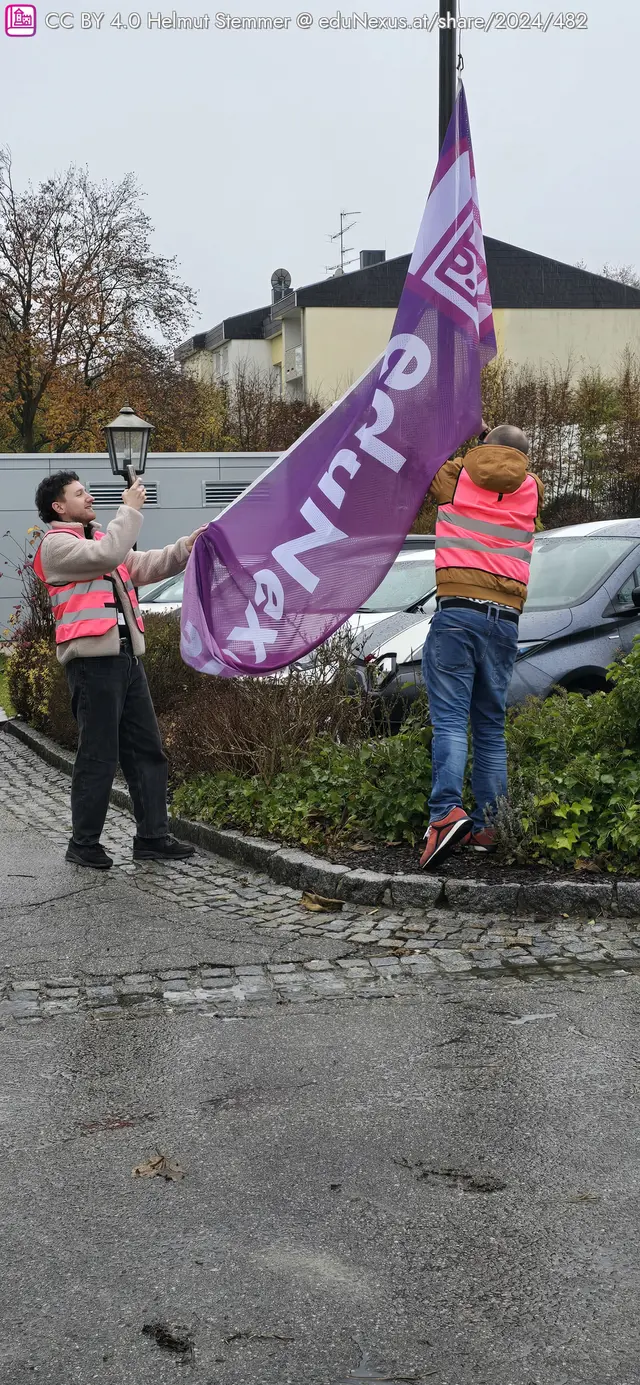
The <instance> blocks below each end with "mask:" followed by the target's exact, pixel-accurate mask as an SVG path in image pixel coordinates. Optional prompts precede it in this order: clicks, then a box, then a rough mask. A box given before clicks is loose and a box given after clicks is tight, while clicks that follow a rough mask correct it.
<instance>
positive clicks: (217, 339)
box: [176, 236, 640, 360]
mask: <svg viewBox="0 0 640 1385" xmlns="http://www.w3.org/2000/svg"><path fill="white" fill-rule="evenodd" d="M484 244H485V250H486V255H487V269H488V271H489V285H490V289H491V301H492V303H493V306H494V308H640V289H635V288H631V287H630V286H629V285H628V284H620V283H618V281H617V280H616V279H605V278H604V277H603V276H602V275H601V274H592V273H591V272H590V271H589V270H587V269H578V268H577V266H576V265H569V264H563V263H562V261H561V260H552V259H550V258H549V257H548V256H547V255H536V253H535V251H533V250H523V249H522V247H521V246H519V245H510V244H509V243H508V242H507V241H504V240H494V239H493V237H492V236H485V238H484ZM410 258H411V256H410V255H398V256H397V257H396V259H394V260H384V261H382V262H381V263H380V264H374V265H370V266H369V268H368V269H356V270H353V271H352V272H351V273H349V274H341V275H338V276H336V277H332V278H330V279H320V280H319V281H318V283H316V284H307V285H306V286H305V287H303V288H300V289H295V290H294V291H292V292H291V293H288V294H287V295H286V297H285V298H282V299H281V300H280V302H278V303H275V304H273V306H270V307H267V308H256V309H254V311H253V312H249V313H239V314H238V316H237V317H227V318H225V319H224V321H223V322H220V323H219V324H218V326H217V327H214V328H213V329H212V331H210V332H204V333H201V334H200V335H199V336H196V337H191V338H190V339H189V341H187V342H184V343H183V344H182V346H179V347H178V349H177V351H176V357H177V359H178V360H182V359H184V357H185V356H188V355H190V354H191V353H192V352H193V351H202V350H209V351H210V350H212V349H213V347H215V346H219V345H220V344H221V343H222V342H223V341H229V340H231V339H232V338H233V337H236V338H238V337H240V338H244V339H247V338H251V337H254V338H256V337H262V336H264V322H265V319H267V320H271V319H273V318H279V317H281V316H282V315H283V314H284V313H286V312H288V311H290V310H291V309H292V308H397V306H398V303H399V301H400V294H401V293H402V287H403V284H404V281H405V278H406V274H407V269H408V268H409V261H410Z"/></svg>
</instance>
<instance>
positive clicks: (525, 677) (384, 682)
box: [361, 519, 640, 724]
mask: <svg viewBox="0 0 640 1385" xmlns="http://www.w3.org/2000/svg"><path fill="white" fill-rule="evenodd" d="M434 608H435V607H434V602H433V599H431V600H429V601H427V602H426V603H424V604H423V607H422V612H420V613H419V612H416V613H415V614H414V615H413V617H407V616H405V617H404V619H405V621H408V620H410V621H411V623H407V624H406V625H405V626H404V628H403V629H402V631H401V632H398V631H393V632H391V631H390V632H389V635H390V638H388V639H385V640H384V642H383V643H379V644H378V645H377V647H376V646H375V643H374V641H375V636H376V634H378V633H382V631H381V630H380V631H375V630H374V631H370V632H369V633H368V639H367V647H366V649H365V651H364V652H365V655H367V656H368V660H369V662H368V663H367V662H365V663H363V665H362V667H361V674H362V675H363V676H364V675H365V673H366V672H368V673H369V675H370V676H371V675H373V674H374V670H376V673H375V675H374V676H375V680H376V682H377V689H378V692H379V694H380V696H382V697H383V698H384V699H385V701H386V702H387V703H388V705H389V708H390V709H391V713H392V720H393V722H394V723H395V724H397V723H398V722H399V721H401V720H402V717H403V715H405V714H406V711H407V708H408V706H410V704H411V702H413V700H414V699H415V698H416V696H417V695H418V693H419V692H420V691H421V690H422V688H423V683H422V675H421V672H420V661H421V658H422V646H423V644H424V641H425V638H426V635H427V631H428V628H429V623H430V620H431V616H432V614H433V610H434ZM638 634H640V519H621V520H609V521H606V520H603V521H601V522H597V523H593V524H576V525H573V526H572V527H570V528H566V529H553V530H549V531H548V532H546V533H541V534H540V535H538V536H537V538H536V541H535V547H534V554H533V560H532V563H531V580H530V584H529V595H528V598H527V604H526V607H525V610H524V613H523V615H522V617H521V620H520V627H519V639H518V657H517V660H516V666H515V669H514V673H513V678H512V680H511V686H510V688H509V698H508V701H509V704H510V705H513V704H514V703H518V702H522V701H524V699H525V698H526V697H529V696H531V695H532V694H534V695H535V696H536V697H547V696H548V695H549V693H550V692H552V690H553V689H554V687H556V686H557V685H560V686H561V687H563V688H567V689H568V690H569V691H571V692H580V693H585V694H588V693H592V692H596V691H597V690H599V689H606V687H607V668H608V666H609V664H611V663H612V661H613V660H614V659H615V658H616V656H620V655H622V654H627V653H628V652H629V650H630V649H631V645H632V643H633V640H634V638H635V636H636V635H638Z"/></svg>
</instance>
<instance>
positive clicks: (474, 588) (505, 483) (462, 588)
mask: <svg viewBox="0 0 640 1385" xmlns="http://www.w3.org/2000/svg"><path fill="white" fill-rule="evenodd" d="M463 466H464V468H465V470H466V471H467V472H468V474H469V476H470V477H471V480H472V481H475V483H476V485H477V486H481V487H482V488H483V490H489V491H497V492H498V494H502V495H510V494H511V493H512V492H513V491H517V489H518V487H519V486H521V485H522V483H523V481H524V479H525V476H526V474H527V458H526V457H525V455H524V453H523V452H517V451H516V449H515V448H514V447H497V446H495V445H494V444H493V443H484V444H483V445H482V446H481V447H473V448H471V450H470V451H469V452H467V455H466V457H464V458H462V457H454V458H453V459H452V460H451V461H449V462H445V464H444V466H442V467H440V470H439V472H438V473H437V475H436V477H435V478H434V480H433V482H432V484H431V488H430V490H429V498H430V499H431V500H433V501H435V503H436V504H437V505H449V504H450V503H451V501H452V500H453V498H454V495H455V493H456V486H457V484H458V477H459V475H460V472H461V471H462V468H463ZM534 479H535V481H536V483H537V486H538V515H539V514H540V510H541V507H542V500H543V495H544V487H543V485H542V481H540V480H539V479H538V477H537V476H536V477H535V478H534ZM436 582H437V587H438V596H468V597H472V598H474V599H475V600H477V601H498V602H500V603H501V604H502V605H503V606H513V607H514V609H515V610H516V611H521V610H522V607H523V606H524V603H525V600H526V596H527V589H526V587H525V586H524V585H523V584H522V582H514V581H513V580H512V579H511V578H509V577H496V576H495V574H494V573H492V572H480V571H478V569H477V568H465V567H446V568H440V569H437V571H436Z"/></svg>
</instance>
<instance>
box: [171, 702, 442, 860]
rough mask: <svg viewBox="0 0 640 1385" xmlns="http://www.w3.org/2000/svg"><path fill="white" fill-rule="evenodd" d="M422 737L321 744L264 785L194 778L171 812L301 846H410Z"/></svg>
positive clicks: (416, 825) (427, 768)
mask: <svg viewBox="0 0 640 1385" xmlns="http://www.w3.org/2000/svg"><path fill="white" fill-rule="evenodd" d="M429 740H430V732H429V731H428V730H425V731H421V730H419V728H417V727H411V728H410V729H409V730H407V731H405V732H401V733H400V735H398V736H393V737H388V738H382V739H380V740H372V741H361V742H359V743H355V744H353V745H336V744H335V742H333V741H332V740H330V739H329V738H328V737H324V738H322V739H320V740H317V741H316V742H314V743H313V744H312V745H311V746H310V747H309V749H308V752H307V754H306V755H304V756H302V757H299V758H298V761H297V763H296V764H295V765H293V764H292V765H290V767H289V768H288V769H286V770H283V771H281V772H280V773H279V774H277V775H275V777H274V778H273V779H272V780H271V781H269V782H266V783H265V781H264V780H262V779H260V778H259V777H258V776H257V775H253V776H252V777H251V778H250V779H245V778H243V777H242V776H241V775H238V774H229V773H224V774H217V775H200V776H198V777H197V778H196V779H195V780H191V781H190V782H188V783H185V784H182V785H180V786H179V787H178V788H177V789H176V792H175V794H174V797H173V809H174V812H176V813H180V814H183V815H184V816H187V817H197V818H200V819H201V820H202V821H203V822H210V823H214V824H215V825H216V826H218V827H237V828H241V829H244V830H245V831H253V832H259V833H262V834H265V835H267V836H276V837H279V838H280V839H281V840H283V841H295V842H299V843H301V845H303V846H325V845H326V844H327V843H335V842H338V841H342V840H347V839H349V838H353V837H354V834H355V835H357V836H359V837H362V836H363V835H364V836H367V837H371V838H373V839H378V840H380V839H381V840H382V841H394V842H399V841H407V842H409V843H410V844H411V845H415V842H416V840H417V839H418V837H419V836H420V835H421V833H422V832H423V831H424V819H425V813H426V810H427V797H428V792H429V784H430V779H431V761H430V757H429V751H428V744H429Z"/></svg>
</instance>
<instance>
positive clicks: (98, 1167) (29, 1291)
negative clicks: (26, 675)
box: [0, 790, 640, 1385]
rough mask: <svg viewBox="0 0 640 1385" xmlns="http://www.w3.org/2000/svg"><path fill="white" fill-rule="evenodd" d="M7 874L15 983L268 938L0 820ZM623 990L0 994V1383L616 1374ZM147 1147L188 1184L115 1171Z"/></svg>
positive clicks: (613, 980) (628, 1251)
mask: <svg viewBox="0 0 640 1385" xmlns="http://www.w3.org/2000/svg"><path fill="white" fill-rule="evenodd" d="M25 791H27V790H25ZM45 826H46V824H45ZM3 862H4V866H3ZM0 872H1V873H0V879H2V880H3V884H2V887H1V888H2V896H1V897H0V962H1V964H2V967H3V968H4V971H5V972H7V971H10V972H11V974H12V976H13V977H15V976H17V975H22V976H23V977H35V978H36V980H37V979H38V978H39V977H42V976H44V975H46V976H48V977H49V978H51V977H55V976H56V975H57V977H58V979H59V980H60V979H61V978H62V979H64V975H63V974H64V973H65V972H66V971H68V970H69V969H70V968H72V969H73V970H74V972H75V973H79V972H81V971H82V969H83V967H84V968H85V969H86V970H87V971H95V969H96V967H97V966H98V965H100V966H106V965H107V963H108V964H109V966H110V967H111V969H112V971H113V972H114V973H115V972H118V971H119V972H122V971H123V970H125V969H126V968H132V967H139V968H140V967H143V966H145V965H147V966H149V967H150V966H157V967H160V966H163V967H169V966H170V965H171V964H172V963H173V965H175V966H176V967H180V966H183V965H190V964H191V963H192V962H193V960H194V958H195V959H196V960H197V958H198V957H202V956H205V955H206V957H207V958H208V960H209V961H215V960H216V956H217V952H216V949H219V950H220V953H221V960H224V961H225V962H227V963H231V964H235V963H236V962H237V963H250V962H251V960H252V958H254V959H255V960H259V961H261V962H263V961H264V959H265V957H266V958H268V956H269V949H270V947H271V946H272V945H273V947H274V948H277V949H279V950H280V951H281V948H282V935H276V933H275V931H274V938H273V940H272V942H270V939H269V935H268V932H267V931H265V930H264V929H263V930H262V931H260V932H259V934H258V932H254V931H253V929H252V926H251V925H250V924H249V923H247V924H246V926H245V925H243V922H242V911H241V910H240V912H238V913H236V914H228V915H227V916H225V918H224V920H222V919H221V920H220V921H217V919H216V911H215V908H214V907H209V908H207V909H204V908H203V909H200V908H192V909H190V910H189V911H185V912H184V913H182V912H181V911H180V908H179V907H178V906H177V905H176V904H175V902H173V903H164V902H163V900H162V898H161V896H159V895H158V894H149V893H145V891H144V890H140V889H136V888H134V885H133V884H132V883H131V882H127V880H126V878H125V877H122V876H121V877H119V878H116V872H115V871H114V872H113V873H112V876H113V878H112V879H110V880H109V881H108V882H107V883H103V884H102V885H101V886H100V887H99V889H98V887H97V886H96V885H95V884H94V877H93V876H91V875H89V873H88V872H87V873H86V875H82V873H81V872H77V871H76V872H73V873H70V874H67V873H66V868H65V867H64V866H63V865H61V863H60V851H59V846H58V845H57V844H56V843H54V842H48V841H47V840H46V837H45V835H44V828H43V832H42V833H38V832H36V831H32V830H26V828H25V827H24V826H23V825H22V824H20V823H17V824H16V823H14V824H13V825H12V823H11V820H10V818H9V816H8V814H6V813H2V812H0ZM87 876H89V878H88V879H87ZM243 888H244V887H243ZM234 907H235V906H234ZM247 909H248V905H247ZM154 940H155V941H154ZM326 942H327V940H326V939H323V938H321V937H316V938H314V937H313V936H312V934H311V933H310V935H309V937H308V938H307V939H306V940H300V939H297V940H295V941H294V942H293V943H291V944H287V946H288V947H289V948H290V955H292V956H293V955H294V952H295V949H296V948H297V949H298V950H299V952H300V956H301V957H302V958H304V957H307V958H308V957H309V955H310V954H312V953H313V950H314V947H316V946H317V948H318V949H320V952H319V955H322V956H325V955H326V952H324V951H322V949H323V948H325V946H326ZM337 950H338V949H337V945H336V947H335V949H334V953H333V954H332V955H335V954H336V952H337ZM347 950H348V949H347V948H346V945H344V944H343V946H342V953H343V955H344V954H345V952H346V951H347ZM350 951H351V952H352V953H354V952H355V953H357V951H358V949H357V948H355V949H354V948H353V947H352V948H351V949H350ZM279 955H280V953H279ZM336 965H337V963H336ZM639 985H640V979H639V978H638V977H637V976H636V975H635V974H633V973H631V972H628V973H624V972H622V971H620V972H619V974H615V973H614V972H612V973H610V974H608V975H602V976H598V975H592V974H589V972H588V971H586V970H585V971H584V972H580V970H579V969H577V970H576V971H575V973H574V974H573V975H572V976H567V977H558V978H557V979H555V980H554V979H550V978H544V977H542V976H536V977H534V978H530V977H527V979H522V980H520V979H518V978H517V977H503V978H501V979H492V980H483V979H478V978H475V979H474V978H470V977H468V976H464V975H463V976H460V977H459V978H458V977H455V976H452V977H450V978H448V979H439V980H437V981H433V980H430V979H429V978H426V979H425V981H424V984H423V985H422V988H421V989H419V990H418V992H417V993H416V994H414V995H411V996H400V997H398V998H390V997H384V996H379V997H378V998H371V996H370V997H369V998H366V999H365V998H359V997H358V995H357V993H355V992H353V993H352V994H351V995H350V996H349V997H340V996H336V998H334V999H327V1000H323V999H318V998H317V997H316V998H311V999H307V1000H305V999H304V998H300V997H298V999H299V1000H300V1003H295V1004H294V1003H274V1002H273V1001H272V1002H271V1003H268V1004H267V1003H266V1002H263V1000H261V999H260V997H258V998H257V999H254V1000H253V1001H251V1002H250V1001H249V1000H247V1002H246V1003H238V1005H237V1006H236V1009H235V1013H234V1014H233V1015H231V1014H227V1015H225V1016H222V1017H221V1016H220V1014H219V1013H218V1012H217V1011H216V1010H215V1009H209V1010H206V1009H205V1010H203V1011H202V1012H197V1013H196V1012H194V1011H192V1010H188V1009H182V1008H180V1006H179V1005H177V1004H176V1005H175V1006H171V1005H167V1004H162V1003H161V1002H158V1003H157V1004H156V1005H155V1006H154V1008H152V1009H150V1010H149V1013H148V1014H147V1015H146V1016H144V1015H143V1014H142V1013H141V1012H140V1010H139V1009H136V1007H135V1006H133V1008H132V1009H131V1011H130V1012H129V1011H127V1008H126V1007H124V1008H121V1009H120V1010H119V1011H118V1013H117V1016H116V1017H115V1018H113V1019H104V1018H101V1015H100V1013H99V1012H98V1011H96V1012H91V1011H89V1010H82V1009H80V1010H78V1011H77V1013H71V1014H68V1013H64V1005H65V1002H64V1000H63V1001H61V1002H60V1005H61V1009H60V1012H59V1013H55V1012H49V1013H48V1017H46V1018H44V1019H40V1018H38V1017H33V1018H26V1019H24V1020H20V1019H16V1018H14V1017H13V1015H12V1014H10V1013H9V1012H8V1010H4V1011H3V1009H2V1006H1V1005H0V1144H1V1158H0V1209H1V1210H0V1275H1V1285H2V1292H1V1305H2V1306H1V1309H0V1380H1V1381H2V1382H3V1385H5V1382H6V1385H26V1382H31V1381H33V1380H34V1379H35V1380H40V1381H42V1382H48V1383H49V1385H75V1382H77V1383H78V1385H91V1383H92V1382H94V1381H95V1382H101V1385H102V1383H103V1385H165V1382H172V1383H173V1382H176V1381H177V1382H180V1381H182V1380H184V1379H185V1378H186V1379H187V1380H188V1379H190V1378H192V1377H193V1379H194V1381H198V1382H202V1385H214V1383H215V1385H339V1382H340V1385H342V1382H347V1381H357V1380H368V1381H370V1382H373V1381H382V1380H384V1381H387V1382H396V1385H400V1382H403V1381H406V1380H415V1381H417V1382H426V1385H431V1382H434V1385H637V1383H638V1382H640V1350H639V1347H640V1342H639V1332H638V1290H639V1282H638V1280H639V1274H638V1191H639V1187H638V1185H639V1181H640V1180H639V1162H638V1072H639V1066H638V1065H639V1063H640V1042H639V1040H638V1022H637V1021H638V999H639ZM61 989H64V987H62V985H61ZM105 1013H106V1011H105ZM158 1151H159V1152H161V1153H162V1154H164V1155H166V1156H167V1157H168V1158H169V1159H171V1160H175V1161H177V1162H178V1163H179V1165H181V1167H182V1168H183V1170H184V1172H185V1176H184V1178H183V1179H182V1180H179V1181H175V1182H172V1181H165V1180H164V1179H161V1178H158V1177H153V1178H134V1177H133V1176H132V1170H133V1168H134V1167H135V1166H136V1165H138V1164H139V1163H140V1162H141V1161H143V1160H147V1159H149V1158H151V1157H153V1156H154V1155H155V1154H156V1153H157V1152H158ZM156 1323H164V1324H167V1325H168V1326H169V1327H170V1328H171V1329H173V1331H174V1333H175V1331H176V1330H177V1329H178V1328H182V1329H183V1330H185V1331H187V1332H188V1334H189V1336H190V1338H191V1339H192V1341H193V1344H194V1348H193V1359H192V1360H191V1361H187V1362H183V1358H182V1356H181V1355H179V1354H176V1353H172V1352H170V1351H168V1350H166V1349H165V1348H163V1347H162V1346H160V1345H159V1344H158V1342H157V1341H156V1340H155V1339H154V1338H153V1337H151V1336H148V1335H145V1334H144V1333H143V1327H144V1326H145V1325H153V1324H156ZM189 1372H191V1373H192V1376H191V1375H190V1374H189ZM185 1373H186V1375H185Z"/></svg>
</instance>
